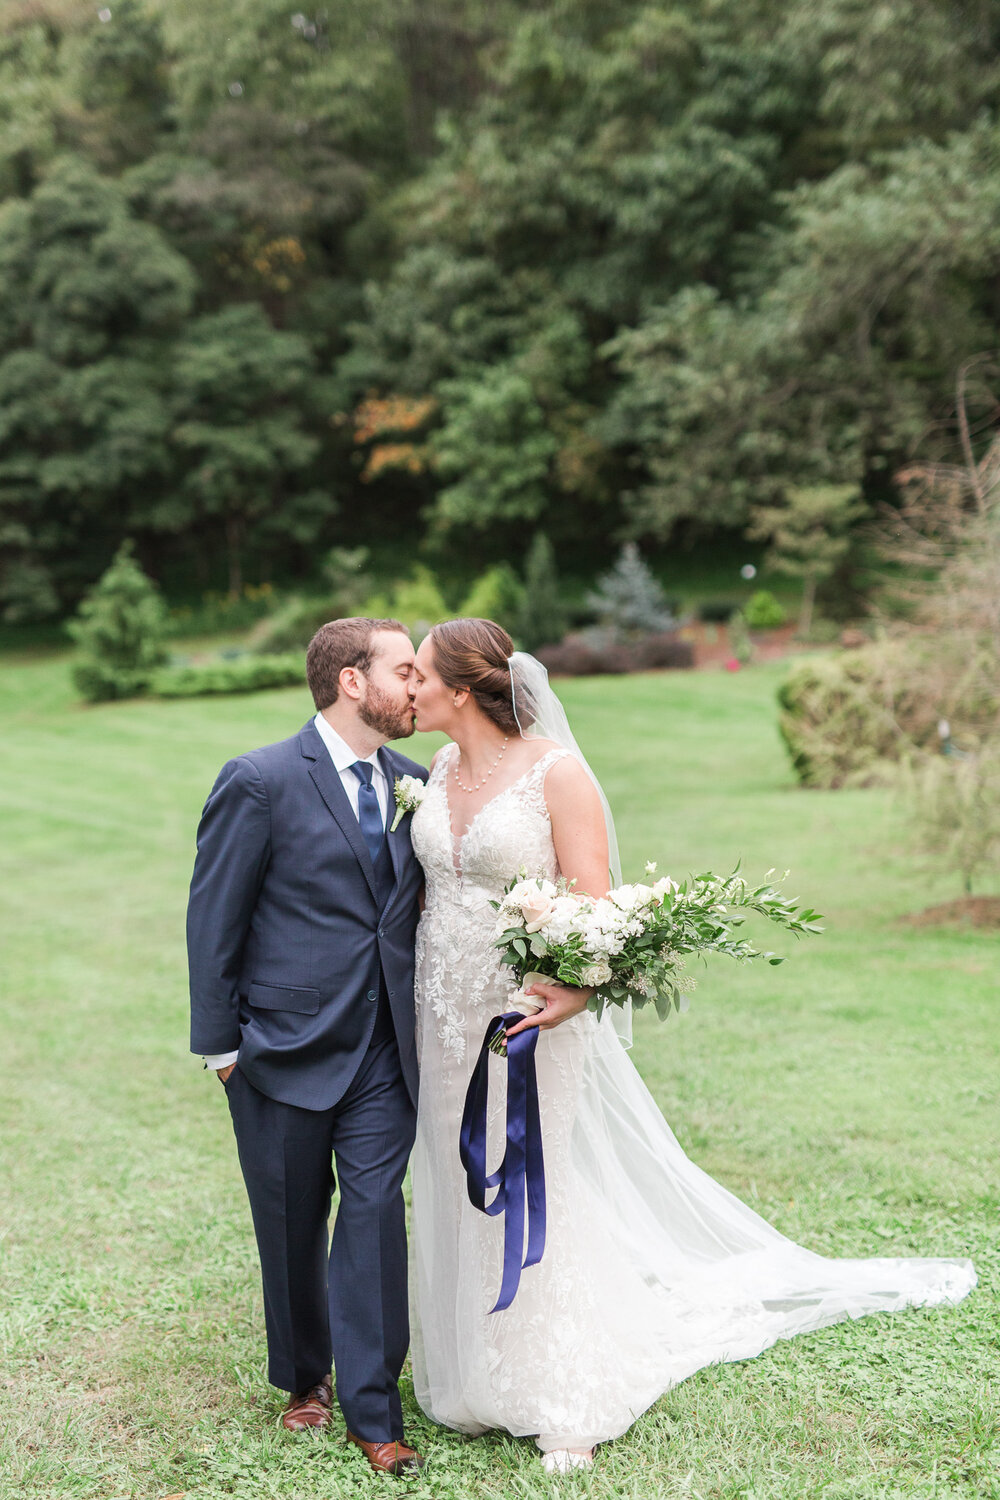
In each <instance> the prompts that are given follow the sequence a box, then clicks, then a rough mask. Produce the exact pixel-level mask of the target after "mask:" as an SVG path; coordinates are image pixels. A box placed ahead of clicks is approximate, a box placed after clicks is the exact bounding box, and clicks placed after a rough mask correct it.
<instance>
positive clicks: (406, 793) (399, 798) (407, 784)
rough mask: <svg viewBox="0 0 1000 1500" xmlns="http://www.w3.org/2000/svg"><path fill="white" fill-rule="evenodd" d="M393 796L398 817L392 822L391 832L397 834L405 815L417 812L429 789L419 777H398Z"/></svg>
mask: <svg viewBox="0 0 1000 1500" xmlns="http://www.w3.org/2000/svg"><path fill="white" fill-rule="evenodd" d="M392 795H393V800H394V801H395V803H396V816H395V817H394V818H393V820H392V827H391V828H390V829H389V832H390V833H395V832H396V829H397V828H398V827H399V824H400V821H401V819H402V818H403V817H404V815H405V814H406V813H408V812H416V810H417V808H418V807H419V806H420V804H421V802H423V800H424V797H425V796H426V795H427V787H426V786H425V784H424V783H423V782H422V781H421V780H420V777H419V776H397V777H396V784H395V786H394V787H393V789H392Z"/></svg>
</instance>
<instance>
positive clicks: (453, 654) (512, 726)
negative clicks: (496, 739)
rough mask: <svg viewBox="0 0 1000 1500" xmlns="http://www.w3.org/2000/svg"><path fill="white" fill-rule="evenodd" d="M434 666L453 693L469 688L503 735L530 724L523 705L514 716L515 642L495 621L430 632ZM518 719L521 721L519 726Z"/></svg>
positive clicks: (457, 623) (458, 623) (447, 625)
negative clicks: (512, 672) (512, 662)
mask: <svg viewBox="0 0 1000 1500" xmlns="http://www.w3.org/2000/svg"><path fill="white" fill-rule="evenodd" d="M430 638H431V645H432V647H433V649H434V665H435V667H436V668H437V670H438V675H439V676H440V678H441V681H442V682H443V683H444V685H445V687H449V688H451V690H452V692H456V693H457V692H459V691H460V689H462V688H468V690H469V692H470V693H471V694H472V697H473V699H474V700H475V702H476V705H477V707H478V708H479V709H481V710H482V712H483V713H484V714H485V715H486V717H487V718H488V719H489V720H490V721H491V723H493V724H495V725H496V726H497V728H498V729H502V730H503V732H504V734H518V733H519V732H520V730H521V729H527V728H528V725H529V724H530V723H531V720H530V718H526V716H525V713H524V712H523V710H522V707H521V705H520V704H518V714H517V717H515V714H514V699H513V693H512V690H511V683H510V667H509V666H508V659H509V657H510V656H511V655H512V653H513V650H514V642H513V641H512V640H511V638H510V636H509V635H508V634H507V632H506V630H504V628H503V626H502V625H497V624H496V622H495V621H493V620H446V621H445V622H444V624H443V625H435V626H434V627H433V628H432V630H431V633H430ZM518 717H519V718H520V720H521V723H520V726H519V725H518V722H517V720H518Z"/></svg>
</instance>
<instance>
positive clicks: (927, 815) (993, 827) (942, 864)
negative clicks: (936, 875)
mask: <svg viewBox="0 0 1000 1500" xmlns="http://www.w3.org/2000/svg"><path fill="white" fill-rule="evenodd" d="M902 772H903V774H902V793H903V800H904V804H905V808H906V818H905V823H904V831H905V835H906V839H907V842H908V843H909V844H910V845H911V846H912V847H914V848H915V849H916V850H917V851H918V852H919V853H920V854H922V855H923V856H924V858H925V859H926V861H927V863H928V865H929V866H930V867H931V868H932V869H934V870H935V871H947V872H949V873H950V874H955V875H958V876H960V878H961V881H962V889H963V890H964V891H965V892H966V894H971V892H972V887H973V882H974V881H977V880H980V879H982V878H983V877H986V878H987V880H990V881H991V883H992V882H993V881H995V880H996V879H997V877H998V876H1000V750H998V748H997V746H996V745H995V744H987V745H985V746H983V747H982V748H981V749H979V750H972V751H964V752H959V753H958V754H957V755H956V754H954V753H952V754H950V755H930V756H925V757H923V758H922V759H920V760H919V761H918V760H914V759H912V758H908V759H907V760H906V761H904V764H903V767H902Z"/></svg>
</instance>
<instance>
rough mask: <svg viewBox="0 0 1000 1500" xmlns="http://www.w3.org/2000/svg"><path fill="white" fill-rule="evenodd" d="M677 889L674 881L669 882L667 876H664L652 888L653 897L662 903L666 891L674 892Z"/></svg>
mask: <svg viewBox="0 0 1000 1500" xmlns="http://www.w3.org/2000/svg"><path fill="white" fill-rule="evenodd" d="M678 889H679V887H678V885H677V882H676V880H671V879H670V876H669V875H664V876H662V878H661V879H659V880H658V881H657V882H656V884H655V885H654V886H653V895H654V896H655V897H656V899H657V901H662V899H663V897H664V896H665V895H666V894H667V892H668V891H676V890H678Z"/></svg>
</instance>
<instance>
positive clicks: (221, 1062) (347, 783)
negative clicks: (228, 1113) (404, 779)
mask: <svg viewBox="0 0 1000 1500" xmlns="http://www.w3.org/2000/svg"><path fill="white" fill-rule="evenodd" d="M313 723H314V724H315V725H316V728H317V729H318V731H319V737H320V739H321V740H322V741H323V743H324V745H325V746H326V748H327V750H328V751H329V752H330V759H331V760H332V761H333V763H334V765H335V766H336V768H337V771H338V772H339V774H340V779H341V782H342V783H343V787H344V791H345V792H346V793H347V800H348V802H349V803H350V804H351V810H352V811H353V813H354V816H355V817H357V816H358V792H359V790H360V788H361V782H360V781H359V780H358V778H357V776H355V774H354V772H353V771H352V770H351V766H353V765H354V763H355V762H356V761H359V760H363V761H366V762H367V763H368V764H369V765H370V766H371V768H372V786H373V787H374V788H375V795H376V797H377V798H378V805H379V810H380V812H381V814H382V826H383V827H385V824H386V815H387V813H388V809H389V781H388V778H387V776H386V774H385V772H384V771H383V770H382V767H381V766H380V765H379V761H378V751H377V750H375V751H373V752H372V754H371V755H356V754H355V752H354V751H353V750H352V749H351V747H350V745H349V744H348V743H347V741H346V740H344V739H342V738H341V736H340V735H339V734H338V733H337V731H336V730H335V729H334V727H333V725H332V724H330V723H329V722H328V720H326V719H324V717H323V715H322V714H321V713H320V714H317V715H316V717H315V719H313ZM237 1057H239V1052H238V1051H236V1052H213V1053H211V1054H209V1055H208V1056H206V1058H205V1063H206V1065H207V1066H208V1067H210V1068H216V1069H218V1068H228V1067H230V1066H231V1064H233V1063H234V1062H235V1061H236V1059H237Z"/></svg>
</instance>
